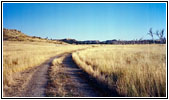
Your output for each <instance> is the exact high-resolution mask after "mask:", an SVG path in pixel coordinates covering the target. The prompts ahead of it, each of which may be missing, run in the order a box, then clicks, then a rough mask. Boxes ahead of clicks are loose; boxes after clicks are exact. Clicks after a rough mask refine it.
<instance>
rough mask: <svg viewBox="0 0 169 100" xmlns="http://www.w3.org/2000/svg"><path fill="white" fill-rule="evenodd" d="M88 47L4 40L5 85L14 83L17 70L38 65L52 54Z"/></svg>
mask: <svg viewBox="0 0 169 100" xmlns="http://www.w3.org/2000/svg"><path fill="white" fill-rule="evenodd" d="M86 47H88V46H84V45H83V46H81V45H78V46H76V45H61V44H52V43H45V42H17V41H3V86H4V87H8V86H10V85H11V84H14V83H15V82H14V80H13V76H14V75H15V73H17V72H21V71H24V70H26V69H28V68H32V67H35V66H38V65H40V64H41V63H43V62H44V61H45V60H47V59H49V58H50V57H52V56H56V55H58V54H62V53H66V52H71V51H73V50H77V49H81V48H86Z"/></svg>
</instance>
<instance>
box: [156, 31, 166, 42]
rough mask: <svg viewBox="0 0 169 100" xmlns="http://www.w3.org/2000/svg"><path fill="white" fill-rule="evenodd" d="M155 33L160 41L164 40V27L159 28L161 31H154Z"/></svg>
mask: <svg viewBox="0 0 169 100" xmlns="http://www.w3.org/2000/svg"><path fill="white" fill-rule="evenodd" d="M156 35H157V36H158V38H159V39H160V42H161V43H163V42H164V41H165V37H164V29H162V30H161V32H158V31H156Z"/></svg>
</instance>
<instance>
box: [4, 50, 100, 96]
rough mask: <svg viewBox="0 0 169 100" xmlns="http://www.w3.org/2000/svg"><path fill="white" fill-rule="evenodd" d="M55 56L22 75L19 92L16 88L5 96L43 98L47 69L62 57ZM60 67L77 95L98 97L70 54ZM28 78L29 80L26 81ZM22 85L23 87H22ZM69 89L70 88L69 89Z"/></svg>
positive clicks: (46, 81)
mask: <svg viewBox="0 0 169 100" xmlns="http://www.w3.org/2000/svg"><path fill="white" fill-rule="evenodd" d="M63 55H64V54H62V55H59V56H55V57H52V58H50V59H48V60H47V61H45V62H44V63H42V64H41V65H40V66H37V67H35V68H33V69H31V70H27V71H25V72H23V73H22V75H21V77H22V79H24V78H25V79H24V81H21V80H20V88H22V89H21V90H17V87H15V88H13V89H15V90H13V92H12V91H11V93H8V95H7V96H12V97H45V96H46V94H45V90H46V86H47V83H48V81H49V80H48V79H49V78H48V77H49V76H48V69H49V67H50V66H51V62H52V61H53V59H55V58H57V57H61V56H63ZM62 65H64V68H65V70H64V73H65V74H67V75H68V76H69V80H70V81H71V82H73V84H74V87H75V88H76V89H75V91H76V93H77V94H80V96H83V97H98V96H99V95H98V94H97V93H96V91H95V90H94V89H93V88H92V86H90V85H89V84H88V82H87V79H84V78H83V76H84V73H83V71H82V70H81V69H79V67H78V66H76V64H75V63H74V62H73V60H72V56H71V53H70V54H67V56H66V57H65V59H64V60H63V63H62ZM27 77H29V80H27ZM23 84H24V85H23ZM70 88H71V87H70Z"/></svg>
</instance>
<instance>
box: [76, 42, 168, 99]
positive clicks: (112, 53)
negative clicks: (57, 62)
mask: <svg viewBox="0 0 169 100" xmlns="http://www.w3.org/2000/svg"><path fill="white" fill-rule="evenodd" d="M165 50H166V48H165V45H155V44H154V45H112V46H111V45H107V46H101V47H97V48H92V49H87V50H83V51H80V52H76V53H73V59H74V61H75V62H76V63H77V64H78V65H79V66H80V67H81V68H82V69H84V70H85V71H86V72H88V73H89V74H90V75H92V76H94V77H95V78H96V79H97V80H99V81H101V82H103V83H104V84H107V85H108V87H109V88H110V89H114V88H115V90H116V91H117V92H118V94H120V95H122V96H141V97H142V96H143V97H147V96H166V51H165Z"/></svg>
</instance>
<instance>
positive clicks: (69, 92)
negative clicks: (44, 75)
mask: <svg viewBox="0 0 169 100" xmlns="http://www.w3.org/2000/svg"><path fill="white" fill-rule="evenodd" d="M66 56H67V55H63V56H61V57H59V58H56V59H54V60H53V61H52V65H51V67H50V68H49V70H48V75H49V82H48V85H47V89H46V95H47V96H49V97H77V96H78V97H79V96H81V95H80V93H79V92H77V90H76V87H75V85H76V84H73V82H72V80H71V79H70V76H69V75H68V74H66V71H65V70H66V68H65V66H63V64H62V62H63V60H64V59H65V57H66Z"/></svg>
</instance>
